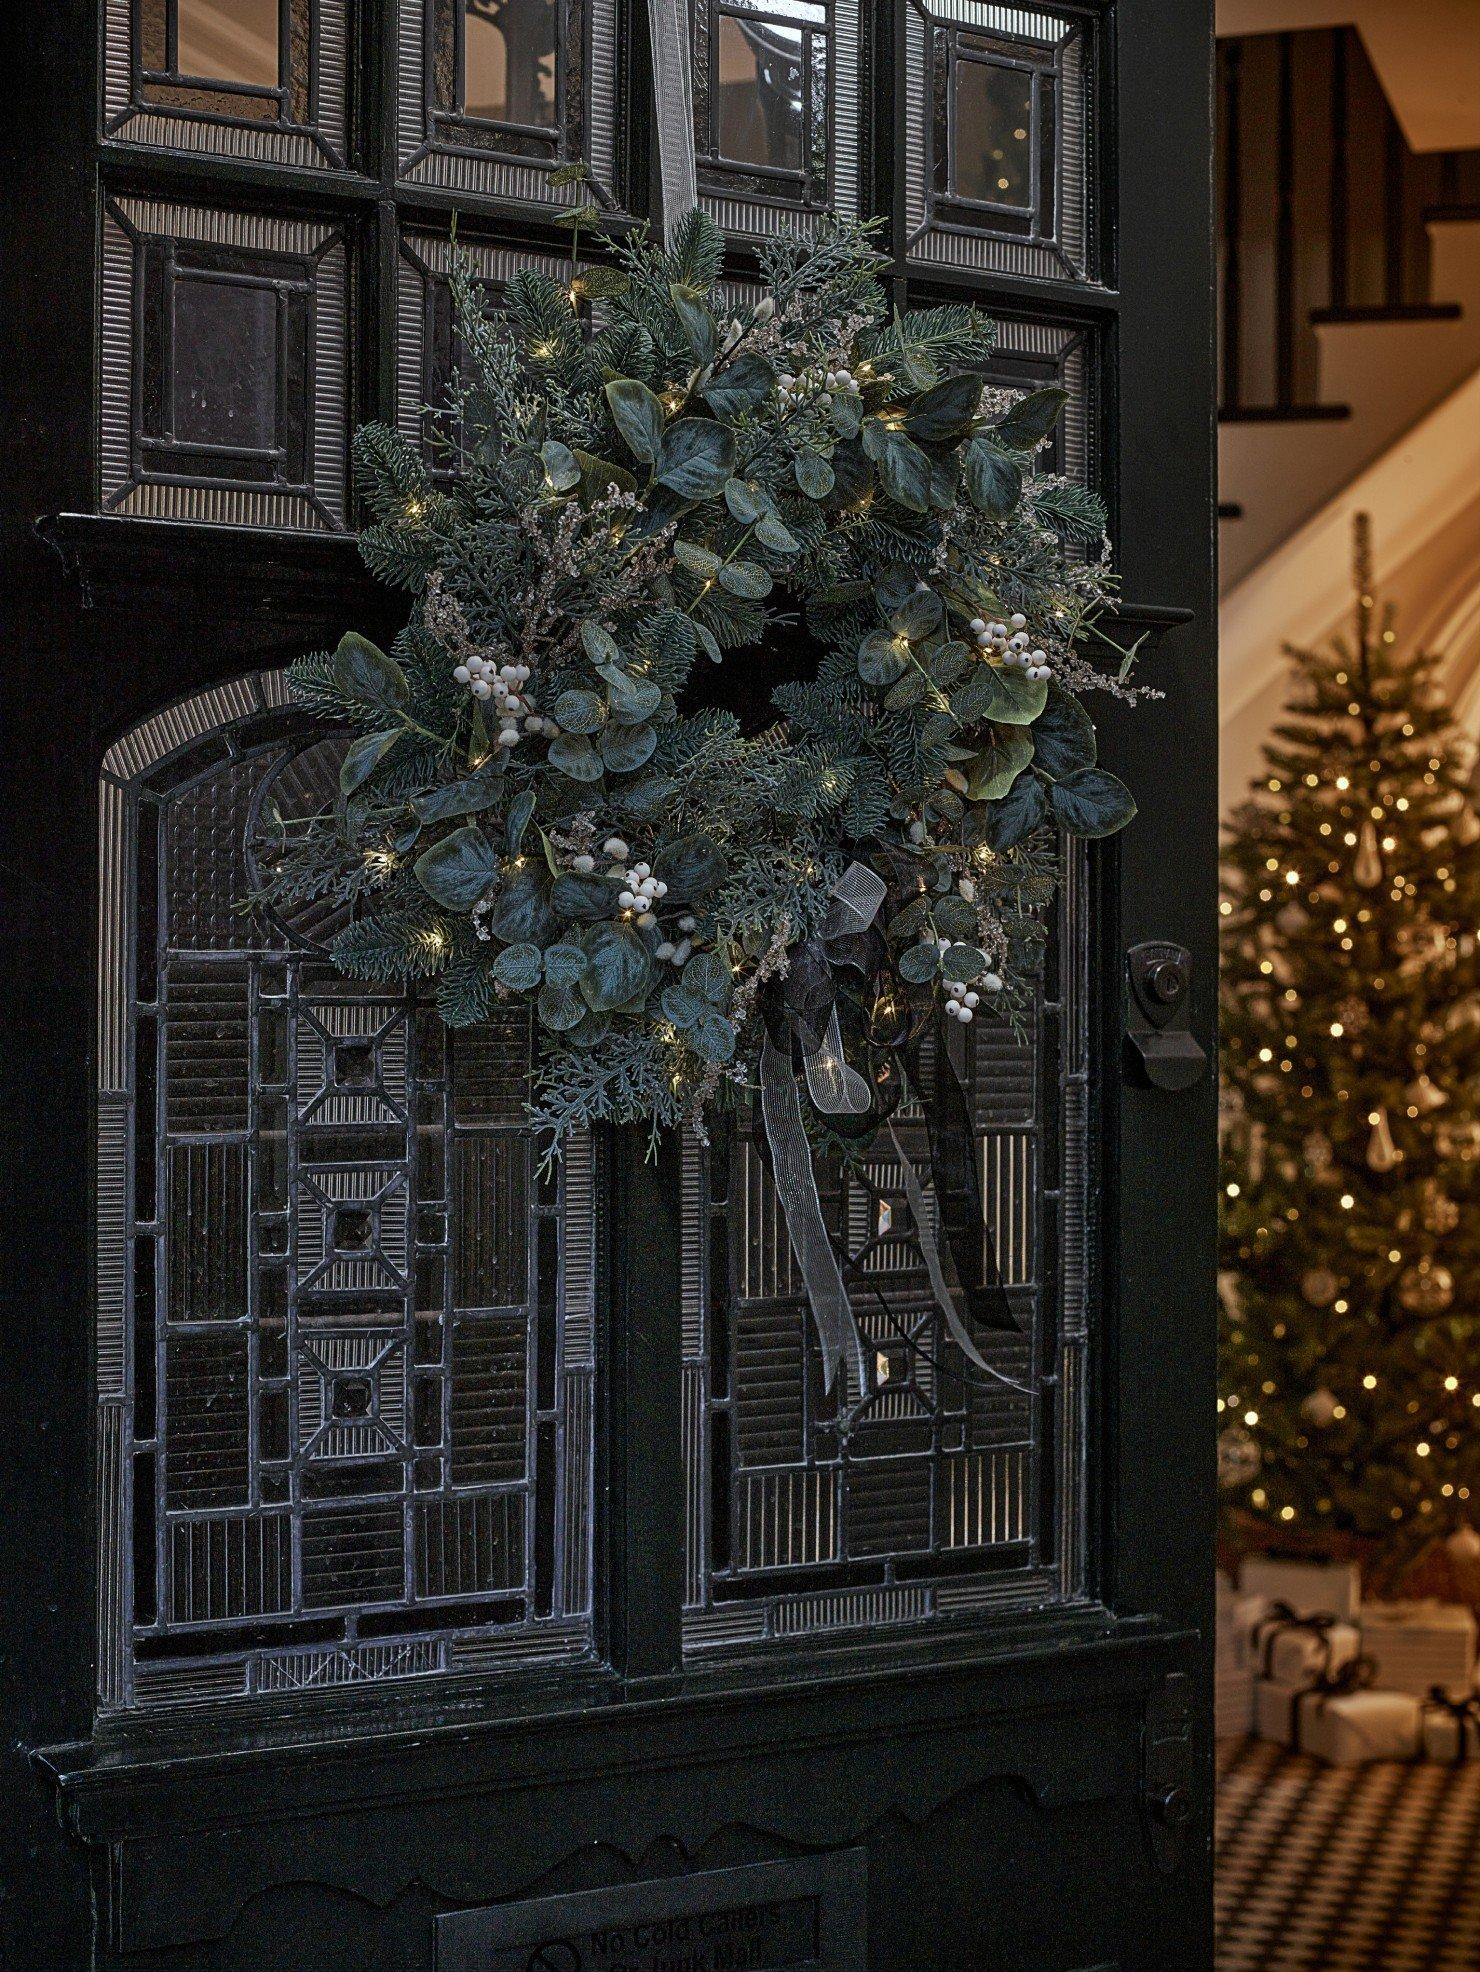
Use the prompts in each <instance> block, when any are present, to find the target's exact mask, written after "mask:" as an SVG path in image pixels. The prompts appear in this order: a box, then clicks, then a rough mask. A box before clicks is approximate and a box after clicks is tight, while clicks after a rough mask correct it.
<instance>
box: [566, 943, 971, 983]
mask: <svg viewBox="0 0 1480 1972" xmlns="http://www.w3.org/2000/svg"><path fill="white" fill-rule="evenodd" d="M549 969H550V955H549V953H548V952H547V953H546V954H545V972H546V975H547V976H548V974H549ZM940 969H941V972H942V974H943V975H944V976H945V978H947V979H951V980H954V981H955V982H956V984H957V985H958V986H969V985H970V984H971V982H972V980H973V979H980V978H981V976H982V974H983V973H984V972H985V971H986V969H987V955H986V953H985V952H983V951H981V950H980V949H979V948H978V947H977V946H975V945H952V946H951V947H950V948H949V949H948V950H947V951H944V952H942V953H941V958H940Z"/></svg>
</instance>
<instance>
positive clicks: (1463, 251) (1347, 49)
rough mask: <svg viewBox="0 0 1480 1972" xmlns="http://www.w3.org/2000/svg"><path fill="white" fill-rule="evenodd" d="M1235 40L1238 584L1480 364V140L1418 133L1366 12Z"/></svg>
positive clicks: (1232, 324) (1222, 536)
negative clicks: (1339, 23)
mask: <svg viewBox="0 0 1480 1972" xmlns="http://www.w3.org/2000/svg"><path fill="white" fill-rule="evenodd" d="M1218 52H1219V157H1218V165H1219V209H1220V220H1221V236H1220V282H1221V297H1220V299H1221V305H1222V306H1221V317H1220V321H1221V330H1220V351H1219V354H1220V406H1219V420H1220V431H1219V467H1220V500H1221V505H1220V526H1219V548H1220V560H1221V587H1222V591H1223V593H1224V594H1225V595H1227V594H1228V593H1229V592H1230V591H1231V590H1233V589H1235V588H1236V587H1237V586H1238V585H1239V584H1240V583H1241V582H1243V581H1244V580H1245V579H1246V578H1247V577H1248V576H1249V574H1250V573H1251V571H1253V570H1254V569H1256V568H1257V567H1258V566H1259V565H1260V563H1262V562H1263V561H1264V560H1265V559H1266V557H1268V556H1269V555H1270V554H1271V553H1272V552H1273V551H1274V550H1275V549H1276V548H1278V546H1279V545H1280V543H1282V542H1283V541H1285V540H1286V539H1287V538H1288V537H1289V536H1290V535H1291V534H1292V533H1293V532H1294V531H1295V529H1297V528H1298V527H1299V526H1300V525H1301V524H1302V523H1303V522H1305V521H1307V520H1308V519H1309V518H1310V517H1311V516H1312V515H1315V514H1317V513H1319V512H1320V510H1321V509H1322V508H1323V507H1324V506H1325V504H1326V503H1327V501H1329V500H1330V499H1331V497H1332V496H1333V494H1335V493H1336V492H1338V491H1339V489H1340V488H1341V487H1343V486H1344V485H1346V484H1347V483H1348V482H1349V481H1350V480H1351V479H1352V478H1353V477H1354V475H1356V474H1357V473H1358V472H1360V471H1361V470H1362V468H1363V467H1365V466H1367V465H1368V464H1370V463H1371V462H1372V461H1374V460H1375V459H1377V458H1379V457H1380V456H1381V455H1382V454H1383V453H1384V452H1385V451H1386V450H1387V449H1388V448H1389V447H1390V446H1391V445H1392V444H1393V443H1394V441H1395V440H1396V439H1398V438H1399V437H1400V436H1401V435H1402V434H1403V433H1404V432H1405V431H1407V430H1409V429H1410V428H1411V427H1412V426H1413V425H1414V424H1415V423H1416V422H1417V421H1418V420H1419V419H1420V418H1422V417H1423V416H1424V414H1425V413H1426V412H1428V411H1429V410H1431V409H1432V408H1433V407H1434V406H1435V405H1436V404H1439V403H1440V402H1441V401H1443V400H1444V399H1445V398H1447V397H1448V396H1449V395H1450V394H1451V393H1452V392H1453V391H1454V390H1455V388H1456V387H1457V386H1458V385H1459V384H1460V383H1462V382H1463V380H1464V379H1465V378H1466V377H1467V376H1468V375H1469V374H1470V373H1471V372H1472V371H1473V370H1475V369H1476V368H1477V366H1480V150H1471V151H1450V152H1439V153H1433V152H1430V153H1417V152H1414V151H1412V150H1411V149H1410V148H1409V146H1408V144H1407V141H1406V139H1405V138H1404V136H1403V133H1402V130H1401V128H1400V126H1399V124H1398V121H1397V118H1396V117H1395V116H1394V114H1393V110H1392V108H1391V105H1390V104H1389V103H1388V101H1387V98H1386V96H1385V95H1384V94H1383V91H1382V87H1381V84H1380V83H1379V81H1378V78H1377V76H1376V74H1375V72H1374V71H1373V69H1372V65H1371V63H1370V62H1369V61H1368V59H1367V55H1366V52H1365V49H1364V47H1363V44H1362V41H1361V38H1360V36H1359V35H1358V34H1357V33H1356V31H1355V30H1354V29H1352V28H1350V27H1343V28H1329V29H1314V30H1308V31H1303V32H1291V33H1281V34H1261V35H1248V36H1244V37H1240V38H1237V39H1233V40H1227V41H1222V42H1220V43H1219V51H1218Z"/></svg>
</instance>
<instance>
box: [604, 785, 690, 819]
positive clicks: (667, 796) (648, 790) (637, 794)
mask: <svg viewBox="0 0 1480 1972" xmlns="http://www.w3.org/2000/svg"><path fill="white" fill-rule="evenodd" d="M677 792H678V782H677V781H675V780H670V779H669V777H668V776H667V775H666V774H644V775H643V777H642V779H641V780H640V781H630V782H624V783H623V784H622V785H621V786H619V787H616V788H613V790H612V799H613V801H616V802H619V803H620V804H621V807H622V809H623V811H624V812H625V813H626V814H629V815H636V816H639V817H646V816H649V815H657V814H661V812H662V811H663V809H664V808H666V807H667V805H668V803H669V802H670V801H671V800H672V799H673V797H674V795H675V794H677Z"/></svg>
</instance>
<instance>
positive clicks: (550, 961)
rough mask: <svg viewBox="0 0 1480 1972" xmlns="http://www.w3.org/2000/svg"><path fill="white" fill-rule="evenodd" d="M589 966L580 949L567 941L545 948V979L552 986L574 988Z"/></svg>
mask: <svg viewBox="0 0 1480 1972" xmlns="http://www.w3.org/2000/svg"><path fill="white" fill-rule="evenodd" d="M589 964H590V960H589V959H588V958H587V957H586V954H585V953H584V952H583V951H582V949H581V947H580V946H579V945H574V944H572V943H571V942H570V941H569V940H568V939H562V940H561V941H560V942H559V943H558V944H555V945H547V946H546V947H545V977H546V979H548V980H549V982H550V984H551V985H552V986H574V985H575V983H576V981H577V980H578V979H579V978H580V977H581V976H582V974H583V973H584V972H585V970H586V968H587V966H588V965H589Z"/></svg>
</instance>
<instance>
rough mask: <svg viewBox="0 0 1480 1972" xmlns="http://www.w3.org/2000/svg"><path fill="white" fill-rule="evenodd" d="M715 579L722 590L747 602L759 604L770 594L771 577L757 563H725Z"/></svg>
mask: <svg viewBox="0 0 1480 1972" xmlns="http://www.w3.org/2000/svg"><path fill="white" fill-rule="evenodd" d="M715 579H716V581H717V582H718V583H719V585H720V587H721V588H722V589H728V590H729V592H730V594H731V595H732V596H743V597H744V599H745V600H746V601H747V602H759V601H760V600H761V598H762V597H763V596H769V595H770V593H771V577H770V575H769V574H768V572H767V571H766V570H765V569H764V568H762V567H761V565H760V563H759V562H757V561H731V562H726V563H725V564H724V566H723V567H722V568H721V569H720V571H719V574H718V575H717V576H716V578H715Z"/></svg>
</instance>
